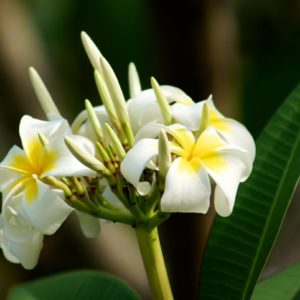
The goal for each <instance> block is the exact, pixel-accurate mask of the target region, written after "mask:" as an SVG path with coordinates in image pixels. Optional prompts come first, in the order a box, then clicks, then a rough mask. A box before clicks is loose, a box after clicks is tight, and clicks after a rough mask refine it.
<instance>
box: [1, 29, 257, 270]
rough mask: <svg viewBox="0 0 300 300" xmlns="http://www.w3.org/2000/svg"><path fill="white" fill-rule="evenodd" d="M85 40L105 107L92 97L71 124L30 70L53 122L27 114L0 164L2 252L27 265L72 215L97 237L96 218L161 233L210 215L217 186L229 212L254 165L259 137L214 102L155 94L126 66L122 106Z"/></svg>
mask: <svg viewBox="0 0 300 300" xmlns="http://www.w3.org/2000/svg"><path fill="white" fill-rule="evenodd" d="M82 41H83V45H84V47H85V50H86V52H87V54H88V57H89V59H90V61H91V63H92V65H93V67H94V69H95V80H96V84H97V88H98V90H99V93H100V96H101V99H102V102H103V105H102V106H97V107H93V106H92V105H91V103H90V102H89V101H88V100H86V102H85V104H86V109H85V110H84V111H83V112H81V113H80V114H79V115H78V117H77V118H76V119H75V121H74V122H73V124H72V126H69V125H68V122H67V121H66V120H65V119H63V117H62V116H61V115H60V113H59V111H58V109H57V107H56V106H55V104H54V102H53V100H52V98H51V96H50V94H49V93H48V91H47V89H46V87H45V86H44V84H43V82H42V81H41V79H40V77H39V75H38V74H37V73H36V71H35V70H34V69H32V68H31V69H30V76H31V79H32V83H33V87H34V89H35V92H36V94H37V97H38V99H39V101H40V103H41V105H42V107H43V109H44V111H45V113H46V115H47V118H48V120H47V121H42V120H38V119H34V118H32V117H30V116H24V117H23V118H22V119H21V122H20V138H21V143H22V147H23V149H21V148H19V147H17V146H14V147H12V149H11V150H10V151H9V152H8V154H7V156H6V157H5V158H4V160H3V161H2V162H1V164H0V191H1V192H2V199H3V200H2V211H1V215H0V247H1V248H2V250H3V253H4V255H5V257H6V258H7V259H8V260H9V261H11V262H15V263H21V264H22V265H23V267H24V268H27V269H31V268H33V267H34V266H35V265H36V263H37V260H38V257H39V253H40V250H41V247H42V244H43V236H44V235H51V234H53V233H55V231H56V230H57V229H58V228H59V227H60V225H61V224H62V223H63V222H64V220H65V219H66V218H67V217H68V215H69V214H70V213H71V212H72V211H75V212H76V214H77V215H78V217H79V221H80V224H81V228H82V229H83V232H84V233H85V234H86V235H87V236H88V237H92V236H95V235H97V234H98V232H99V225H100V224H99V219H101V220H102V219H103V220H111V221H117V222H122V223H126V224H130V225H132V226H136V225H138V224H139V223H143V224H147V226H149V227H151V226H152V227H155V226H157V225H158V224H160V223H161V222H162V221H164V220H165V219H166V218H167V217H168V216H169V215H170V213H171V212H197V213H206V212H207V210H208V208H209V205H210V197H211V193H212V190H213V191H214V204H215V209H216V211H217V213H218V214H220V215H222V216H228V215H229V214H230V213H231V212H232V209H233V205H234V201H235V196H236V192H237V188H238V185H239V183H240V182H242V181H244V180H245V179H246V178H247V177H248V176H249V174H250V172H251V169H252V163H253V160H254V156H255V144H254V141H253V138H252V137H251V135H250V133H249V132H248V131H247V129H246V128H245V127H244V126H243V125H241V124H240V123H238V122H237V121H234V120H232V119H228V118H226V117H224V116H223V115H222V114H221V113H220V112H219V111H218V110H217V109H216V108H215V106H214V104H213V101H212V98H211V97H209V98H208V99H207V100H205V101H202V102H199V103H195V102H193V101H192V99H191V98H190V97H189V96H187V95H186V94H185V93H184V92H183V91H181V90H180V89H178V88H175V87H171V86H159V85H158V83H157V82H156V80H155V79H154V78H152V79H151V84H152V88H151V89H148V90H142V89H141V85H140V81H139V77H138V74H137V71H136V69H135V66H134V65H133V64H130V66H129V88H130V99H129V100H128V101H125V98H124V96H123V93H122V90H121V88H120V86H119V83H118V80H117V78H116V76H115V74H114V72H113V70H112V69H111V67H110V65H109V64H108V62H107V61H106V60H105V58H104V57H103V56H102V54H101V53H100V52H99V50H98V49H97V47H96V46H95V44H94V43H93V42H92V40H91V39H90V38H89V37H88V36H87V35H86V34H85V33H82Z"/></svg>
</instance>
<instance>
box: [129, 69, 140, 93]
mask: <svg viewBox="0 0 300 300" xmlns="http://www.w3.org/2000/svg"><path fill="white" fill-rule="evenodd" d="M128 79H129V93H130V98H134V97H136V96H137V95H138V94H139V93H140V92H141V91H142V88H141V82H140V78H139V74H138V72H137V70H136V67H135V64H134V63H130V64H129V67H128Z"/></svg>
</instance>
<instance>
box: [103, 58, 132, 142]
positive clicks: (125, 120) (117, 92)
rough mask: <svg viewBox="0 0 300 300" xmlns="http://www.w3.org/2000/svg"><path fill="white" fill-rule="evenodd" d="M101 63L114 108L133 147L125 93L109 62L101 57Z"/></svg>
mask: <svg viewBox="0 0 300 300" xmlns="http://www.w3.org/2000/svg"><path fill="white" fill-rule="evenodd" d="M100 63H101V67H102V70H103V77H104V80H105V83H106V86H107V89H108V91H109V94H110V96H111V99H112V101H113V103H114V107H115V110H116V113H117V116H118V119H119V120H120V122H121V125H122V128H123V129H124V132H125V134H126V137H127V140H128V141H127V142H128V144H129V146H133V144H134V136H133V132H132V129H131V125H130V119H129V115H128V111H127V108H126V101H125V98H124V95H123V92H122V90H121V87H120V84H119V81H118V79H117V77H116V75H115V73H114V71H113V69H112V68H111V66H110V64H109V63H108V62H107V60H106V59H105V58H104V57H100ZM122 142H123V144H125V143H126V141H122Z"/></svg>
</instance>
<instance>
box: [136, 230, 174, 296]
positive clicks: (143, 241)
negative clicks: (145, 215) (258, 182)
mask: <svg viewBox="0 0 300 300" xmlns="http://www.w3.org/2000/svg"><path fill="white" fill-rule="evenodd" d="M135 232H136V236H137V240H138V244H139V248H140V251H141V254H142V258H143V262H144V266H145V270H146V273H147V277H148V281H149V284H150V287H151V290H152V295H153V299H155V300H171V299H173V294H172V290H171V287H170V282H169V278H168V274H167V269H166V265H165V261H164V257H163V254H162V250H161V246H160V240H159V236H158V230H157V227H154V228H152V229H150V230H149V229H148V228H147V227H146V226H145V225H139V226H137V227H136V229H135Z"/></svg>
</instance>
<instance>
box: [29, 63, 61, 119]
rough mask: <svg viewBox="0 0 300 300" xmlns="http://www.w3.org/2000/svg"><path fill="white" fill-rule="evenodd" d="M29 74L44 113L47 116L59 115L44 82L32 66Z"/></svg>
mask: <svg viewBox="0 0 300 300" xmlns="http://www.w3.org/2000/svg"><path fill="white" fill-rule="evenodd" d="M29 76H30V80H31V83H32V86H33V89H34V91H35V94H36V96H37V98H38V100H39V102H40V105H41V107H42V109H43V111H44V113H45V115H46V116H47V117H48V118H49V115H57V116H60V113H59V110H58V108H57V107H56V105H55V103H54V101H53V99H52V97H51V95H50V93H49V91H48V90H47V88H46V86H45V84H44V82H43V81H42V79H41V77H40V76H39V74H38V73H37V71H36V70H35V69H34V68H33V67H30V68H29Z"/></svg>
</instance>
